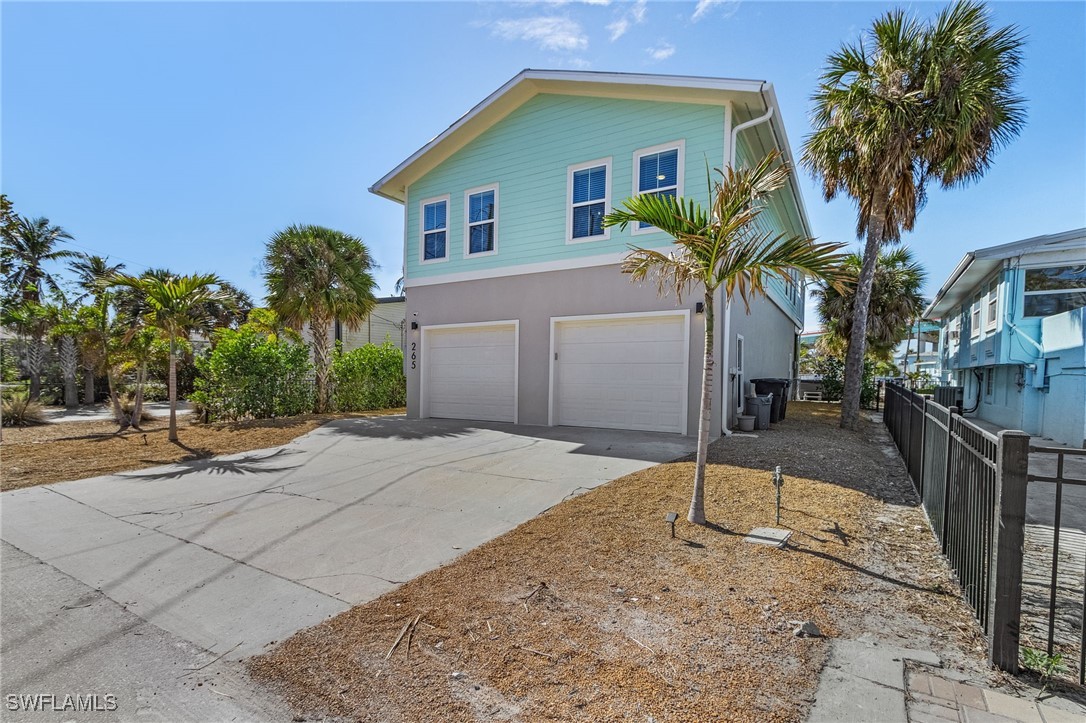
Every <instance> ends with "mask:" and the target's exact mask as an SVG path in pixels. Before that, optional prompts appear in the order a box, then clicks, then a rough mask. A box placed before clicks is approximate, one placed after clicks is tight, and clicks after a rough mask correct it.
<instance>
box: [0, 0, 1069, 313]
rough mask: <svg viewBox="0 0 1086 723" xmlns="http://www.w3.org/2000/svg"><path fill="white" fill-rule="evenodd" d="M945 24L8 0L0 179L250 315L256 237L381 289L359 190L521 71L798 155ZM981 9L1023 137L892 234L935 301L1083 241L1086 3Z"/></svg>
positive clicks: (382, 238) (366, 201) (839, 212)
mask: <svg viewBox="0 0 1086 723" xmlns="http://www.w3.org/2000/svg"><path fill="white" fill-rule="evenodd" d="M941 6H942V5H941V4H939V3H898V4H893V3H861V2H837V3H830V2H804V3H785V2H751V1H747V2H727V1H720V2H716V1H712V0H702V1H701V2H697V3H695V2H648V3H645V2H635V3H625V2H610V3H608V2H603V1H602V0H600V1H598V2H587V3H585V2H507V3H482V2H481V3H464V2H441V3H410V2H405V3H369V2H340V3H287V2H274V3H256V2H237V3H217V2H187V3H158V2H144V3H136V2H122V3H112V4H109V3H92V2H78V3H52V2H30V3H20V2H10V1H9V0H4V2H3V3H2V4H0V47H2V51H0V53H2V55H0V62H2V69H0V81H2V89H0V102H2V114H0V122H2V127H0V143H2V145H0V151H2V161H0V183H2V189H3V192H4V193H6V194H7V195H8V196H9V198H11V199H12V200H13V202H14V203H15V210H16V211H17V212H19V213H21V214H24V215H30V216H39V215H43V216H47V217H49V218H50V219H51V220H52V221H53V222H54V223H57V224H60V225H62V226H63V227H65V228H66V229H67V230H68V231H69V232H71V233H72V234H73V235H74V236H75V244H76V248H78V249H81V250H87V251H93V252H95V253H99V254H103V255H109V256H110V257H111V258H113V259H114V260H123V261H125V262H127V263H128V266H129V269H130V270H132V271H135V272H139V271H141V270H143V268H144V267H145V266H155V267H168V268H170V269H173V270H175V271H178V272H184V273H189V272H194V271H213V272H215V273H218V274H220V275H221V276H223V277H224V278H227V279H229V280H231V281H233V282H235V283H237V284H239V285H240V286H242V287H243V288H246V289H247V290H249V291H250V292H251V293H253V295H254V296H255V297H256V298H258V299H259V298H261V297H262V296H263V285H262V281H261V279H260V276H259V261H260V258H261V255H262V253H263V249H264V244H265V242H266V240H267V239H268V237H269V236H271V235H272V234H273V233H274V232H275V231H277V230H279V229H281V228H283V227H284V226H286V225H288V224H290V223H317V224H322V225H326V226H332V227H335V228H339V229H341V230H343V231H347V232H350V233H353V234H355V235H357V236H360V237H361V238H362V239H364V240H365V242H366V243H367V245H368V246H369V247H370V249H371V251H372V253H373V255H374V256H375V258H376V260H377V261H378V263H380V264H381V269H380V271H379V272H378V274H377V278H378V281H379V282H380V284H381V290H382V293H391V291H392V285H393V283H394V281H395V280H396V278H397V277H398V276H399V275H400V265H401V257H402V225H403V216H402V209H401V207H400V206H398V205H397V204H394V203H392V202H390V201H387V200H384V199H381V198H378V197H376V196H373V195H371V194H370V193H368V191H367V189H368V188H369V186H370V185H371V184H372V183H373V182H374V181H376V180H377V179H378V178H380V177H381V176H382V175H383V174H384V173H385V172H387V171H388V170H390V169H392V168H393V167H394V166H395V165H396V164H398V163H399V162H400V161H402V160H403V159H404V158H406V157H407V156H408V155H410V154H411V153H413V152H414V151H415V150H417V149H418V148H419V147H420V146H422V145H423V144H425V143H426V142H427V141H428V140H429V139H430V138H432V137H433V136H435V135H437V134H438V133H440V132H441V131H442V130H444V129H445V128H446V127H447V126H449V125H450V124H451V123H452V122H454V121H455V120H456V119H457V118H458V117H460V116H461V115H462V114H463V113H464V112H466V111H467V110H469V109H470V108H471V107H472V106H473V105H474V104H475V103H477V102H478V101H480V100H482V99H483V98H484V97H485V96H487V95H488V94H489V93H491V92H492V91H493V90H495V89H496V88H498V87H499V86H500V85H501V84H502V83H504V82H505V81H507V80H508V79H509V78H511V77H512V76H514V75H515V74H516V73H517V72H519V71H520V70H522V69H524V68H528V67H531V68H567V69H590V70H603V71H628V72H649V73H668V74H686V75H708V76H724V77H735V78H752V79H760V80H761V79H764V80H769V81H770V82H772V83H773V84H774V85H775V87H776V90H777V96H778V98H779V100H780V103H781V106H782V112H783V115H784V120H785V124H786V127H787V129H788V133H789V137H790V140H791V142H792V144H793V151H794V152H795V153H797V154H798V150H799V146H800V145H801V143H802V141H803V139H804V137H805V136H806V135H807V133H808V132H809V125H808V120H807V112H808V109H809V103H808V98H809V96H810V94H811V91H812V90H813V89H814V87H815V83H816V81H817V77H818V74H819V69H820V68H821V66H822V64H823V61H824V59H825V57H826V55H827V54H828V53H830V52H831V51H833V50H835V49H836V48H838V47H839V46H840V44H841V43H842V42H844V41H847V40H855V39H856V38H857V37H858V36H859V34H860V33H861V32H862V30H863V29H864V28H866V27H868V26H869V25H870V23H871V21H872V19H874V18H875V17H876V16H877V15H879V14H880V13H883V12H885V11H886V10H888V9H890V8H892V7H903V8H906V9H907V10H908V11H910V12H912V13H914V14H916V15H918V16H923V17H928V16H931V15H933V14H934V13H936V12H937V11H938V9H939V8H940V7H941ZM991 7H992V11H993V15H994V19H995V21H996V22H997V23H998V24H1001V25H1003V24H1015V25H1018V26H1019V27H1020V28H1021V29H1022V31H1023V32H1024V34H1025V35H1026V36H1027V38H1028V43H1027V46H1026V50H1025V66H1024V69H1023V73H1022V80H1021V85H1020V91H1021V93H1022V94H1023V95H1024V96H1025V97H1026V99H1027V101H1028V107H1029V118H1028V125H1027V127H1026V129H1025V131H1024V133H1023V134H1022V136H1021V137H1020V138H1019V139H1018V140H1017V141H1015V142H1014V143H1013V144H1012V145H1011V146H1010V147H1008V148H1007V149H1005V150H1004V151H1003V152H1001V153H1000V154H999V155H998V157H997V158H996V160H995V164H994V166H993V168H992V169H991V171H990V172H989V173H988V174H987V175H986V176H985V178H984V179H983V180H982V181H981V182H980V183H978V184H975V185H973V186H970V187H967V188H964V189H955V190H951V191H940V190H938V189H935V188H933V189H931V198H930V200H929V202H928V204H927V207H926V208H925V209H924V210H923V211H922V213H921V215H920V218H919V221H918V224H917V228H916V230H915V231H914V232H913V233H912V234H909V235H908V236H907V237H906V239H905V242H906V243H907V244H909V245H910V246H911V247H912V248H913V249H914V250H915V251H916V253H917V256H918V258H919V259H920V260H921V261H922V263H924V265H925V266H926V268H927V270H928V273H929V284H928V289H927V291H928V293H929V294H931V293H934V292H935V291H936V290H937V289H938V287H939V285H940V284H941V283H942V281H943V280H945V278H946V276H947V275H948V274H949V272H950V271H951V269H952V268H953V267H954V265H955V264H956V263H957V262H958V260H959V259H960V258H961V256H962V255H963V254H964V253H966V252H967V251H969V250H971V249H974V248H977V247H981V246H988V245H993V244H998V243H1004V242H1009V241H1015V240H1018V239H1021V238H1026V237H1029V236H1034V235H1038V234H1044V233H1053V232H1058V231H1063V230H1067V229H1071V228H1076V227H1080V226H1086V4H1084V3H1082V2H1065V3H1041V2H1030V3H1010V2H997V3H994V4H993V5H992V6H991ZM800 177H801V186H802V189H803V193H804V197H805V201H806V204H807V208H808V211H809V215H810V218H811V222H812V226H813V230H814V233H815V234H816V235H817V236H818V237H819V238H821V239H824V240H828V241H848V242H852V243H854V244H855V230H854V229H855V211H854V209H853V207H852V205H851V203H850V202H849V201H848V200H847V199H842V200H837V201H834V202H833V203H829V204H827V203H824V202H823V201H822V199H821V196H820V194H819V190H818V187H817V185H816V184H815V183H814V181H812V180H811V179H810V178H809V177H807V176H806V175H805V174H803V173H802V171H801V172H800ZM807 326H808V327H809V328H810V327H814V326H817V320H814V319H811V318H810V315H809V318H808V322H807Z"/></svg>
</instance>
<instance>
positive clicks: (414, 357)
mask: <svg viewBox="0 0 1086 723" xmlns="http://www.w3.org/2000/svg"><path fill="white" fill-rule="evenodd" d="M415 344H416V342H411V368H412V369H414V368H415V365H416V364H417V362H416V361H415V360H416V359H418V356H416V354H415Z"/></svg>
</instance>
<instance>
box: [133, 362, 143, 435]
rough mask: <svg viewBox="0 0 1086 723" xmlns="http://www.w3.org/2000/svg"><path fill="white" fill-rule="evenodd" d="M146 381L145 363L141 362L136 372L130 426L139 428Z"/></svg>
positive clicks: (141, 419)
mask: <svg viewBox="0 0 1086 723" xmlns="http://www.w3.org/2000/svg"><path fill="white" fill-rule="evenodd" d="M146 381H147V363H146V362H143V363H142V364H140V365H139V368H138V369H137V370H136V394H135V397H134V398H133V400H132V426H133V427H135V428H136V429H139V428H140V422H141V421H143V385H144V383H146Z"/></svg>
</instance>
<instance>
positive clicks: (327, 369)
mask: <svg viewBox="0 0 1086 723" xmlns="http://www.w3.org/2000/svg"><path fill="white" fill-rule="evenodd" d="M328 326H329V323H328V319H325V318H324V317H313V318H312V319H310V320H309V333H310V335H311V336H312V337H313V366H314V368H315V370H316V375H317V403H316V406H315V407H314V409H313V411H314V412H316V413H317V414H324V413H325V412H327V411H328V400H329V398H330V397H331V390H330V389H329V387H330V386H331V384H330V382H331V367H332V349H331V344H329V342H328Z"/></svg>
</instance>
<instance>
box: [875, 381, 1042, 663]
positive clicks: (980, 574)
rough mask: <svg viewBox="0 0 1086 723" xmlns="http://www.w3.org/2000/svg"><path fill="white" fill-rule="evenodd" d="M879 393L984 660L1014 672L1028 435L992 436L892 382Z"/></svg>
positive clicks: (955, 410) (884, 418)
mask: <svg viewBox="0 0 1086 723" xmlns="http://www.w3.org/2000/svg"><path fill="white" fill-rule="evenodd" d="M885 397H886V407H885V409H884V411H883V421H884V423H885V425H886V427H887V429H888V431H889V432H890V436H891V437H892V438H893V440H894V443H895V444H896V445H897V448H898V450H899V451H900V452H901V456H902V459H903V460H904V462H905V466H906V468H907V469H908V472H909V477H910V478H911V479H912V481H913V484H914V485H915V487H916V490H917V493H918V494H919V495H920V497H921V499H922V500H923V503H924V509H925V511H926V512H927V515H928V519H929V521H930V522H931V526H932V530H933V531H934V532H935V534H936V536H937V537H938V538H939V542H940V544H941V546H942V551H943V554H944V555H945V556H946V557H947V559H948V560H949V561H950V564H951V566H952V567H953V568H954V571H955V573H956V574H957V576H958V581H959V583H960V585H961V588H962V593H963V594H964V596H965V598H966V600H967V601H968V602H969V604H970V605H971V606H972V608H973V611H974V613H975V615H976V617H977V620H978V621H979V622H980V623H981V625H982V627H983V628H984V631H985V633H986V634H987V636H988V639H989V642H990V660H991V662H992V663H993V664H994V665H997V666H999V667H1000V668H1002V669H1004V670H1009V671H1011V672H1016V671H1017V669H1018V645H1019V617H1020V614H1021V599H1022V598H1021V595H1022V546H1023V539H1024V538H1023V536H1024V524H1025V507H1026V464H1027V460H1028V454H1029V453H1028V446H1029V437H1028V436H1027V435H1025V434H1023V433H1021V432H1006V431H1005V432H1001V433H1000V434H999V435H998V436H997V435H993V434H992V433H991V432H988V431H986V430H984V429H981V428H980V427H978V426H977V425H975V424H972V423H971V422H969V421H968V420H966V419H964V418H963V417H961V416H959V415H958V413H957V411H958V410H957V409H956V408H954V407H949V408H948V407H945V406H943V405H941V404H936V403H935V402H934V401H933V400H931V399H930V398H927V397H925V396H923V395H921V394H917V393H916V392H913V391H910V390H908V389H906V388H905V387H904V386H902V385H900V384H895V383H888V384H887V385H886V393H885Z"/></svg>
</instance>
